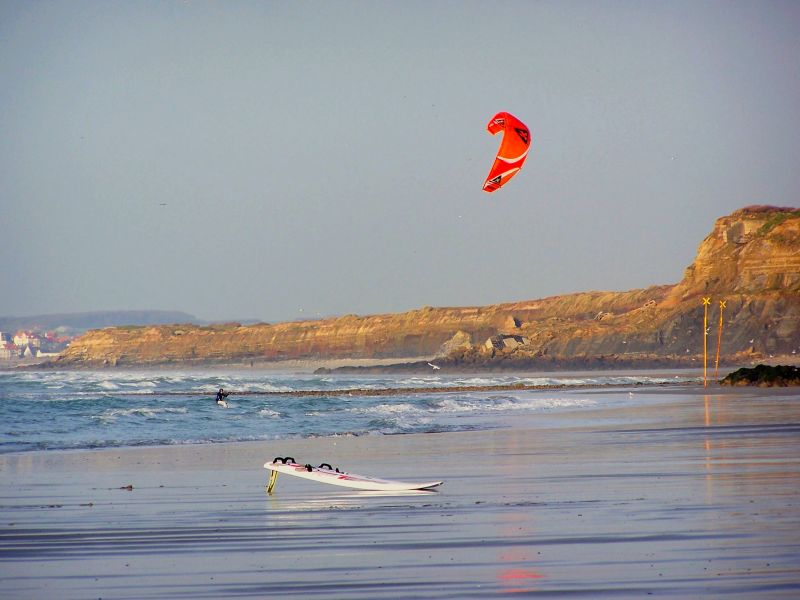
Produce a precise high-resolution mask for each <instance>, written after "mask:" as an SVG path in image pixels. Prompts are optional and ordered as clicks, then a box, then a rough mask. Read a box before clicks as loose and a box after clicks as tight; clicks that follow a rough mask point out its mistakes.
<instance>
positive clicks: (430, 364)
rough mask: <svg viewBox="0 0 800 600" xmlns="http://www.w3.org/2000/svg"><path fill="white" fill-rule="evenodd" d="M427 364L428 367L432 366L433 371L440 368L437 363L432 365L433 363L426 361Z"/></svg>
mask: <svg viewBox="0 0 800 600" xmlns="http://www.w3.org/2000/svg"><path fill="white" fill-rule="evenodd" d="M428 366H429V367H430V368H432V369H433V370H434V371H438V370H439V369H441V368H442V367H440V366H439V365H434V364H433V363H428Z"/></svg>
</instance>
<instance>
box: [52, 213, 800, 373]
mask: <svg viewBox="0 0 800 600" xmlns="http://www.w3.org/2000/svg"><path fill="white" fill-rule="evenodd" d="M704 298H705V299H707V304H706V305H705V306H704V305H703V299H704ZM704 311H706V312H705V314H704ZM720 311H723V322H724V326H723V333H722V335H721V337H720V336H719V335H718V328H719V325H718V321H719V315H720ZM704 319H705V322H706V325H705V327H706V335H707V337H706V345H707V351H708V352H710V353H711V356H712V358H713V359H714V360H716V356H715V352H716V348H717V341H718V339H720V342H721V343H720V348H719V350H720V357H719V361H720V363H721V364H745V363H746V364H750V363H752V362H753V361H756V360H762V361H763V360H769V358H770V356H779V355H783V356H789V357H791V356H796V355H798V354H800V209H797V208H779V207H774V206H748V207H746V208H743V209H741V210H737V211H735V212H734V213H732V214H730V215H727V216H724V217H721V218H719V219H717V221H716V223H715V224H714V227H713V229H712V230H711V232H710V233H709V235H708V236H707V237H706V238H705V239H704V240H703V241H702V242H701V243H700V245H699V247H698V250H697V255H696V258H695V260H694V261H693V262H692V264H691V265H689V266H688V267H687V268H686V270H685V273H684V277H683V279H682V280H681V281H680V282H679V283H677V284H670V285H655V286H652V287H649V288H645V289H636V290H630V291H624V292H607V291H606V292H603V291H589V292H581V293H575V294H567V295H562V296H552V297H549V298H541V299H534V300H526V301H520V302H510V303H505V304H495V305H489V306H473V307H438V308H432V307H425V308H421V309H419V310H413V311H409V312H405V313H398V314H381V315H368V316H357V315H346V316H341V317H336V318H326V319H320V320H317V321H298V322H287V323H275V324H265V323H258V324H252V325H242V324H240V323H228V324H219V325H208V326H199V325H193V324H171V325H141V326H128V327H106V328H103V329H97V330H92V331H89V332H87V333H86V334H84V335H82V336H80V337H79V338H77V339H76V340H74V341H73V342H72V343H71V345H70V346H69V348H67V349H66V350H65V351H64V352H62V353H61V354H59V355H58V356H57V357H55V358H53V359H52V360H50V361H49V362H48V363H47V366H49V367H53V368H98V367H149V366H153V367H159V366H177V365H180V366H192V365H194V366H201V365H215V364H216V365H223V364H225V365H232V364H233V365H239V366H254V367H255V366H264V365H275V364H281V361H309V362H314V361H329V360H336V361H339V362H341V361H348V360H352V361H354V362H357V361H372V360H379V361H380V362H381V363H382V364H381V365H380V366H379V367H375V368H380V369H403V370H411V371H420V370H431V369H433V368H434V365H435V366H436V367H440V368H447V369H453V370H462V371H467V370H471V371H475V370H486V369H489V370H555V369H581V368H583V369H609V368H612V369H613V368H637V367H641V368H650V367H687V366H693V367H697V366H700V365H701V364H702V363H700V362H699V360H700V359H701V358H702V356H703V327H704ZM387 362H389V363H394V364H395V366H392V365H388V366H387V365H386V364H385V363H387Z"/></svg>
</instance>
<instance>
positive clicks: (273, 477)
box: [267, 471, 278, 494]
mask: <svg viewBox="0 0 800 600" xmlns="http://www.w3.org/2000/svg"><path fill="white" fill-rule="evenodd" d="M277 482H278V471H270V472H269V483H267V493H268V494H271V493H272V490H273V489H274V488H275V484H276V483H277Z"/></svg>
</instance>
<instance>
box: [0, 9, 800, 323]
mask: <svg viewBox="0 0 800 600" xmlns="http://www.w3.org/2000/svg"><path fill="white" fill-rule="evenodd" d="M798 107H800V3H798V2H793V1H787V2H776V1H769V0H765V1H761V2H752V1H749V0H748V1H736V0H730V1H724V2H705V1H695V0H692V1H688V2H684V1H680V0H676V1H669V2H640V1H631V2H617V1H610V0H601V1H580V0H573V1H561V0H558V1H553V2H537V1H533V0H525V1H520V2H510V1H495V0H493V1H491V2H489V1H486V2H470V1H462V2H454V1H445V0H442V1H438V2H427V1H426V2H422V1H420V2H417V1H413V0H402V1H399V0H398V1H396V2H387V1H375V2H372V1H369V2H368V1H366V0H365V1H360V2H350V1H298V2H270V1H262V2H237V1H230V2H203V1H195V0H184V1H172V0H162V1H159V2H148V1H137V2H121V1H120V2H115V1H102V2H101V1H96V2H85V1H80V0H70V1H65V0H52V1H47V2H39V1H30V0H24V1H16V0H0V243H1V244H2V249H0V276H2V284H3V285H2V289H3V291H2V294H0V315H2V316H27V315H35V314H47V313H64V312H83V311H94V310H134V309H135V310H143V309H160V310H181V311H186V312H188V313H190V314H193V315H195V316H196V317H197V318H198V319H201V320H233V319H260V320H264V321H267V322H276V321H286V320H294V319H301V318H316V317H319V316H333V315H343V314H361V315H366V314H378V313H391V312H401V311H406V310H411V309H416V308H420V307H423V306H474V305H485V304H492V303H499V302H512V301H519V300H528V299H534V298H542V297H546V296H551V295H556V294H566V293H571V292H579V291H588V290H628V289H634V288H641V287H647V286H650V285H656V284H667V283H677V282H678V281H680V279H681V278H682V276H683V271H684V269H685V268H686V267H687V266H688V265H689V264H690V263H691V262H692V260H693V259H694V255H695V252H696V250H697V246H698V244H699V243H700V242H701V240H702V239H703V238H704V237H705V236H706V235H708V234H709V233H710V231H711V229H712V227H713V224H714V220H715V219H716V218H718V217H721V216H723V215H726V214H729V213H731V212H732V211H734V210H736V209H739V208H742V207H744V206H747V205H750V204H774V205H780V206H798V205H800V198H798V191H799V190H800V159H798V157H799V156H800V109H798ZM499 111H508V112H511V113H513V114H514V115H516V116H517V117H518V118H520V119H521V120H522V121H523V122H525V123H526V124H527V125H528V127H529V128H530V130H531V135H532V145H531V151H530V154H529V156H528V160H527V162H526V164H525V167H524V168H523V170H522V171H521V172H520V173H519V174H518V175H517V176H516V177H515V178H514V179H512V180H511V181H510V182H509V183H508V185H506V186H505V187H503V188H502V189H500V190H499V191H497V192H495V193H493V194H488V193H486V192H484V191H482V185H483V180H484V178H485V177H486V175H487V174H488V171H489V168H490V166H491V163H492V160H493V158H494V156H495V154H496V151H497V148H498V146H499V143H500V139H499V136H497V137H493V136H492V135H490V134H489V133H488V132H487V130H486V125H487V123H488V122H489V120H490V118H491V117H492V116H493V115H494V114H495V113H497V112H499Z"/></svg>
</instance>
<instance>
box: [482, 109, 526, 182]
mask: <svg viewBox="0 0 800 600" xmlns="http://www.w3.org/2000/svg"><path fill="white" fill-rule="evenodd" d="M486 128H487V129H488V130H489V133H491V134H492V135H495V134H497V133H498V132H500V131H502V132H503V141H502V142H500V149H499V150H498V151H497V157H496V158H495V159H494V164H493V165H492V170H491V171H489V176H488V177H487V178H486V181H484V183H483V191H485V192H493V191H495V190H499V189H500V188H501V187H503V186H504V185H505V184H506V183H508V180H509V179H511V178H512V177H513V176H514V175H516V174H517V172H518V171H519V170H520V169H521V168H522V164H523V163H524V162H525V159H526V158H527V156H528V150H529V149H530V144H531V132H530V130H529V129H528V127H527V125H525V123H523V122H522V121H520V120H519V119H518V118H516V117H515V116H514V115H512V114H510V113H507V112H499V113H497V114H496V115H495V116H494V117H492V120H491V121H489V124H488V125H487V126H486Z"/></svg>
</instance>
